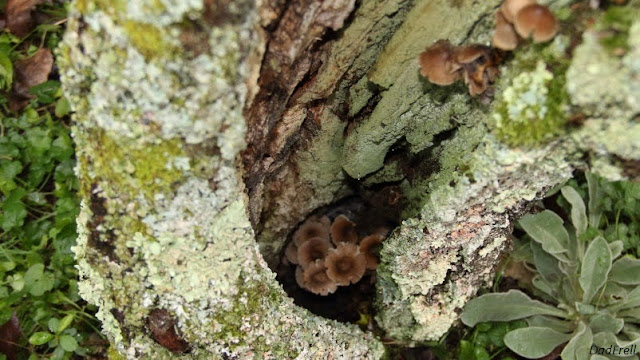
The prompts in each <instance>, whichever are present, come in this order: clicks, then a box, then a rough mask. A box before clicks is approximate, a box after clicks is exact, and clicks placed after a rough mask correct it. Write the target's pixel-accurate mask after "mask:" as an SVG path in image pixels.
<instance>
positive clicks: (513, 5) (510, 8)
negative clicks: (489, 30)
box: [498, 0, 536, 24]
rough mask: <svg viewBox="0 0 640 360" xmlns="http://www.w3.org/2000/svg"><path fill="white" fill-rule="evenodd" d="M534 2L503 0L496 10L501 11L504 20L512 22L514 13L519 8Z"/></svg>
mask: <svg viewBox="0 0 640 360" xmlns="http://www.w3.org/2000/svg"><path fill="white" fill-rule="evenodd" d="M535 3H536V1H535V0H504V1H503V2H502V5H501V6H500V10H498V11H499V12H501V13H502V15H503V16H504V18H505V20H507V21H508V22H510V23H512V24H513V21H514V19H515V17H516V14H517V13H518V11H520V9H522V8H523V7H525V6H527V5H532V4H535Z"/></svg>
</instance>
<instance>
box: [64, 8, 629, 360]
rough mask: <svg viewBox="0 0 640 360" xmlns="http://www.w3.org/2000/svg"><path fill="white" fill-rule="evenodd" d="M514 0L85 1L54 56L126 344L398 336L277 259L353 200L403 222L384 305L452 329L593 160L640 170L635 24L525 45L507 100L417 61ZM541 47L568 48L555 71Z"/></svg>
mask: <svg viewBox="0 0 640 360" xmlns="http://www.w3.org/2000/svg"><path fill="white" fill-rule="evenodd" d="M570 3H572V1H561V2H555V3H553V5H552V9H553V10H555V11H560V10H563V9H566V8H567V7H568V6H569V4H570ZM498 5H499V1H498V0H491V1H482V2H478V1H472V0H404V1H392V0H367V1H361V2H356V1H355V0H333V1H324V2H316V1H312V0H300V1H287V0H266V1H265V2H263V3H260V4H259V5H256V4H255V3H254V2H252V1H249V0H239V1H234V2H231V1H228V0H204V1H203V0H190V1H179V0H159V1H158V0H140V1H135V2H127V1H123V0H118V1H115V2H105V1H102V0H76V1H74V2H73V5H72V10H71V16H70V20H69V25H68V31H67V34H66V36H65V40H64V45H63V46H62V48H61V49H60V51H59V56H58V62H59V64H60V68H61V76H62V81H63V85H64V89H65V93H66V95H67V97H68V98H69V100H70V102H71V104H72V106H73V109H74V111H75V125H74V127H73V129H72V131H73V135H74V140H75V142H76V149H77V150H76V151H77V157H78V167H77V174H78V177H79V179H80V182H81V184H82V190H81V194H82V197H83V203H82V211H81V214H80V216H79V218H78V227H79V230H80V231H79V234H80V237H79V239H78V246H77V247H76V248H75V251H76V254H77V259H78V267H79V269H80V274H81V282H80V292H81V295H82V296H83V297H84V298H85V299H86V300H87V301H89V302H90V303H93V304H96V305H98V306H99V312H98V315H97V316H98V318H99V319H100V320H101V321H102V322H103V331H104V332H105V333H106V334H107V336H108V337H109V339H110V341H111V343H112V345H113V350H114V353H113V354H114V356H116V355H115V354H120V355H122V356H126V357H127V358H140V357H151V358H165V357H166V358H170V357H174V356H179V355H181V356H188V357H194V358H198V357H203V358H211V357H215V358H274V359H289V358H296V357H298V358H301V359H311V358H314V359H315V358H322V359H325V358H349V359H351V358H353V359H364V358H371V359H376V358H380V357H381V356H382V355H383V353H384V347H383V345H382V343H381V342H380V341H379V340H377V339H376V337H375V336H374V335H373V334H372V333H370V332H364V331H361V330H360V329H359V328H358V327H356V326H354V325H349V324H342V323H338V322H335V321H331V320H327V319H324V318H322V317H319V316H316V315H313V314H311V313H309V312H308V311H307V310H305V309H303V308H301V307H298V306H296V305H294V304H293V302H292V300H291V299H290V298H289V297H287V295H286V293H285V292H284V291H283V289H282V286H281V285H280V284H279V283H278V282H277V281H276V279H275V273H274V270H275V269H276V268H277V267H278V264H279V262H280V259H281V255H280V253H281V250H282V248H283V246H284V244H285V242H286V240H287V236H288V235H289V234H290V233H291V232H292V231H293V230H294V229H295V227H296V226H297V225H298V224H299V223H300V222H301V221H303V220H304V219H305V218H306V217H308V216H309V215H310V214H312V213H313V212H314V211H316V209H318V208H323V207H324V209H327V208H329V209H330V208H331V207H332V206H334V204H336V203H337V202H339V201H340V200H342V199H345V198H357V199H358V201H360V202H361V203H362V204H364V206H365V207H367V208H369V209H370V210H371V211H370V212H368V213H370V214H382V215H380V216H382V217H384V219H383V220H384V221H387V222H392V223H395V224H396V225H397V227H396V228H395V229H394V230H393V232H392V235H391V236H390V237H389V238H388V239H387V240H385V242H384V245H383V250H382V254H381V265H380V267H379V269H378V281H377V284H376V288H377V290H376V292H377V294H376V308H377V315H376V323H377V326H379V327H380V329H381V330H382V331H383V332H384V333H385V337H386V338H387V339H389V340H392V341H394V342H396V343H404V344H407V345H415V344H419V343H422V342H425V341H428V340H436V339H438V338H440V337H441V336H442V335H443V334H444V333H446V331H447V330H448V329H449V327H450V326H451V325H452V324H454V322H455V321H456V319H457V314H458V313H459V311H460V309H461V307H462V306H463V305H464V304H465V303H466V301H467V300H469V299H470V298H471V297H472V296H473V295H474V294H475V293H476V291H477V290H478V289H479V288H480V287H481V286H483V285H484V284H485V283H486V282H487V281H489V280H491V279H492V277H493V274H494V270H495V267H496V265H497V262H498V261H499V259H500V257H501V255H502V254H503V252H504V251H505V250H507V249H509V246H510V241H509V234H510V232H511V229H512V227H513V222H514V220H517V218H518V217H519V216H521V215H522V214H524V213H525V212H527V211H528V210H529V209H530V208H531V206H532V204H533V203H534V202H535V201H536V200H537V199H541V198H542V197H543V196H544V195H545V193H546V192H547V191H548V190H550V189H552V188H553V187H555V186H557V185H559V184H562V183H563V182H564V181H566V180H567V179H569V178H570V177H571V176H572V173H573V171H574V170H576V169H587V168H590V169H592V170H594V171H597V172H600V173H601V174H604V175H607V176H609V177H615V176H617V177H625V176H627V177H628V176H634V174H633V172H632V168H633V166H635V165H634V164H637V162H638V161H640V151H639V147H640V144H639V142H638V140H637V139H638V138H640V125H638V124H637V121H634V120H633V118H634V116H635V115H634V114H637V113H639V112H640V91H639V89H640V80H639V79H640V66H638V61H639V60H638V59H639V58H640V44H639V43H637V41H638V40H637V39H639V38H640V22H637V23H635V24H634V25H633V26H631V28H630V29H628V31H629V37H628V39H629V41H628V42H629V44H628V45H629V46H628V50H627V51H626V53H625V54H624V55H623V56H617V55H614V54H612V53H611V52H609V51H607V50H606V49H605V48H604V47H603V46H602V45H601V44H600V43H599V42H598V40H597V34H595V30H588V31H587V32H585V34H584V36H583V37H582V36H581V35H580V34H572V35H564V34H563V35H560V36H558V37H557V38H556V40H554V42H552V43H551V44H548V45H547V46H546V47H545V48H544V49H542V50H539V48H536V47H525V48H524V49H523V50H519V51H520V53H516V56H515V58H514V59H512V60H508V61H506V62H505V64H506V67H505V68H503V71H502V75H501V77H500V79H499V80H498V81H497V83H496V84H495V92H496V94H495V99H494V100H493V102H492V103H491V104H489V105H487V102H486V101H484V102H483V101H478V100H477V99H473V98H471V97H470V96H469V95H468V94H467V93H466V90H465V88H464V87H463V86H461V85H455V86H451V87H444V88H443V87H437V86H435V85H432V84H429V83H428V82H427V81H426V80H424V79H423V78H421V77H420V76H419V74H418V66H417V64H416V58H417V57H418V54H419V53H420V52H421V51H423V50H424V49H425V48H426V47H428V46H429V45H431V44H432V43H433V42H435V41H437V40H439V39H449V40H450V41H451V42H452V43H453V44H455V45H458V44H469V43H488V42H489V40H490V37H491V32H492V30H491V29H492V26H493V17H492V12H493V11H494V9H495V8H496V7H497V6H498ZM629 6H630V7H631V6H634V7H635V6H637V1H632V5H629ZM634 9H635V8H634ZM594 16H595V15H594ZM572 36H573V37H572ZM580 39H582V40H580ZM574 40H575V42H580V41H581V44H580V45H579V46H578V47H577V48H575V49H573V48H571V51H572V57H571V58H567V57H566V56H565V53H566V51H565V50H566V47H567V46H575V44H574V43H572V41H574ZM531 59H534V61H533V63H534V64H535V63H536V62H537V61H538V60H539V61H545V62H547V63H554V62H558V63H562V64H564V63H565V62H566V66H564V67H560V70H558V69H555V70H554V69H553V68H552V69H551V70H554V71H558V72H557V73H552V74H551V75H552V76H555V77H556V78H555V79H560V78H561V79H562V81H563V82H562V84H561V85H562V86H561V87H560V90H559V91H555V90H554V89H555V88H553V86H554V85H557V84H558V82H557V80H550V79H549V77H548V75H549V74H550V71H551V70H549V69H547V68H545V66H544V63H542V64H543V65H540V66H538V65H534V66H531V62H532V61H531ZM538 63H539V62H538ZM522 83H523V84H525V86H521V85H519V84H522ZM565 83H566V86H565V85H564V84H565ZM507 94H510V95H508V96H507ZM604 95H606V96H604ZM531 98H533V99H534V101H533V102H531V101H530V100H527V99H531ZM487 99H490V98H489V97H486V98H485V100H487ZM526 101H529V102H526ZM522 104H525V105H522ZM526 104H529V105H526ZM570 105H571V106H573V108H574V109H573V110H572V112H573V113H581V114H582V115H583V121H582V123H581V124H579V125H575V126H564V125H563V127H562V129H560V130H558V131H556V129H551V130H550V136H549V137H548V139H545V140H544V141H542V142H540V143H537V144H535V145H529V146H509V145H506V144H505V143H508V141H505V140H504V138H501V137H500V135H499V134H502V133H507V132H508V130H509V131H510V129H511V128H509V127H508V126H509V125H504V122H503V123H502V124H503V125H496V122H495V121H494V120H493V119H495V118H496V117H500V116H505V115H504V114H508V116H512V115H510V114H513V113H514V111H516V110H514V109H519V110H517V111H521V112H522V113H524V111H523V110H522V107H523V106H524V108H525V110H527V109H529V110H531V111H534V112H536V113H537V114H539V113H542V114H543V115H541V116H542V117H544V116H545V115H544V113H545V112H546V111H547V110H548V111H552V110H554V109H562V111H561V113H562V114H566V113H568V112H569V111H568V108H569V106H570ZM527 106H530V108H527ZM575 108H577V109H579V111H576V110H575ZM501 109H503V110H504V109H506V110H504V111H503V110H501ZM557 116H566V115H557ZM507 120H510V121H513V122H515V121H516V120H517V119H507ZM501 126H502V127H501ZM526 126H528V125H525V130H526ZM523 133H524V131H523ZM630 169H631V170H630ZM371 216H376V215H371ZM371 221H372V222H375V221H377V220H375V219H372V220H371Z"/></svg>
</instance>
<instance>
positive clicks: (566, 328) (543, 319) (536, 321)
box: [526, 315, 575, 333]
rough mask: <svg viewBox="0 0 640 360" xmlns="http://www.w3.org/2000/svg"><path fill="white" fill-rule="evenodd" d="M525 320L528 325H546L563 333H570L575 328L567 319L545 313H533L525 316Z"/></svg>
mask: <svg viewBox="0 0 640 360" xmlns="http://www.w3.org/2000/svg"><path fill="white" fill-rule="evenodd" d="M526 321H527V325H529V326H537V327H547V328H550V329H553V330H555V331H559V332H563V333H570V332H572V331H573V329H574V328H575V326H574V325H573V324H572V323H571V322H569V321H566V320H560V319H558V318H554V317H551V316H545V315H534V316H531V317H529V318H527V320H526Z"/></svg>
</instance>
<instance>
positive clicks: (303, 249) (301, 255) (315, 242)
mask: <svg viewBox="0 0 640 360" xmlns="http://www.w3.org/2000/svg"><path fill="white" fill-rule="evenodd" d="M330 247H332V246H331V244H330V243H329V240H327V239H323V238H320V237H315V238H311V239H309V240H307V241H305V243H304V244H302V245H300V246H299V247H298V264H300V266H302V268H303V269H306V268H307V267H308V266H309V264H311V263H313V262H315V261H316V260H318V259H324V258H325V256H327V253H328V252H329V248H330Z"/></svg>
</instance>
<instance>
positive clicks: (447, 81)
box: [418, 40, 460, 86]
mask: <svg viewBox="0 0 640 360" xmlns="http://www.w3.org/2000/svg"><path fill="white" fill-rule="evenodd" d="M452 55H453V47H452V46H451V44H450V43H449V42H448V41H446V40H439V41H437V42H435V43H434V44H433V45H431V46H430V47H429V48H428V49H427V50H425V51H423V52H422V53H420V57H419V58H418V62H419V63H420V74H421V75H422V76H424V77H426V78H427V79H428V80H429V82H431V83H433V84H436V85H443V86H444V85H451V84H453V83H454V82H455V81H456V80H458V79H459V78H460V74H459V72H457V68H456V67H455V66H454V64H453V62H452V61H451V56H452Z"/></svg>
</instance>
